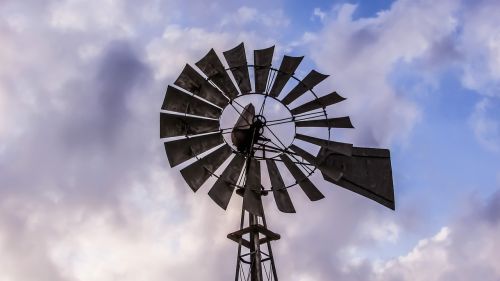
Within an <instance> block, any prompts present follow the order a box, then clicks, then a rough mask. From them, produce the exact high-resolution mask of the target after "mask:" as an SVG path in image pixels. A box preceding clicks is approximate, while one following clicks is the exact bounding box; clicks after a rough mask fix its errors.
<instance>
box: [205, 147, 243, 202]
mask: <svg viewBox="0 0 500 281" xmlns="http://www.w3.org/2000/svg"><path fill="white" fill-rule="evenodd" d="M243 164H245V157H243V156H242V155H241V154H236V155H235V156H234V158H233V159H232V160H231V162H229V165H228V166H227V167H226V169H225V170H224V172H222V174H221V175H220V177H219V178H218V179H217V181H216V182H215V184H214V186H212V188H211V189H210V191H209V192H208V196H210V198H212V200H214V201H215V203H217V205H219V206H220V207H221V208H222V209H224V210H225V209H226V208H227V205H228V204H229V200H230V199H231V195H233V191H234V188H235V186H236V183H237V182H238V178H239V176H240V174H241V170H242V169H243Z"/></svg>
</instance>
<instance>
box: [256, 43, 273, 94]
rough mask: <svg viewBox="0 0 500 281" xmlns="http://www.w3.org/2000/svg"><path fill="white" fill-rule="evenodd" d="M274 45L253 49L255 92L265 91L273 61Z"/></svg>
mask: <svg viewBox="0 0 500 281" xmlns="http://www.w3.org/2000/svg"><path fill="white" fill-rule="evenodd" d="M273 53H274V46H272V47H269V48H267V49H261V50H254V51H253V61H254V72H255V92H257V93H263V92H265V91H266V85H267V77H268V76H269V70H270V68H271V63H272V61H273Z"/></svg>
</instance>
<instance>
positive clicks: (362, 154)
mask: <svg viewBox="0 0 500 281" xmlns="http://www.w3.org/2000/svg"><path fill="white" fill-rule="evenodd" d="M318 158H321V159H325V160H324V163H325V165H327V166H330V167H335V168H337V169H340V170H341V171H342V173H343V174H344V175H343V177H342V178H341V179H340V180H339V181H335V180H334V179H332V178H330V177H328V176H327V175H326V174H323V177H324V179H325V180H327V181H330V182H332V183H334V184H336V185H338V186H341V187H343V188H345V189H348V190H350V191H353V192H355V193H358V194H360V195H362V196H364V197H367V198H369V199H372V200H374V201H376V202H378V203H380V204H382V205H384V206H386V207H388V208H390V209H393V210H394V208H395V202H394V186H393V182H392V169H391V160H390V152H389V150H388V149H377V148H364V147H353V151H352V156H351V157H348V156H345V155H341V154H338V153H335V152H333V151H330V150H327V149H324V148H322V149H321V150H320V151H319V153H318ZM360 171H363V172H362V173H361V172H360Z"/></svg>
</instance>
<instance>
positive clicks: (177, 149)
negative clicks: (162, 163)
mask: <svg viewBox="0 0 500 281" xmlns="http://www.w3.org/2000/svg"><path fill="white" fill-rule="evenodd" d="M223 142H224V139H223V138H222V134H221V133H216V134H210V135H201V136H196V137H192V138H186V139H179V140H174V141H170V142H166V143H165V151H166V152H167V158H168V162H169V163H170V167H175V166H177V165H179V164H180V163H182V162H184V161H187V160H189V159H191V158H193V157H195V156H196V155H199V154H200V153H203V152H205V151H207V150H209V149H210V148H213V147H216V146H217V145H219V144H221V143H223Z"/></svg>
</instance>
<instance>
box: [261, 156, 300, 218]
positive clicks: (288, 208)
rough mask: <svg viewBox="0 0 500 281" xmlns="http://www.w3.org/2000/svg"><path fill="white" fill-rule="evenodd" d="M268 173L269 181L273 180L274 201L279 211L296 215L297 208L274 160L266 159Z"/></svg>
mask: <svg viewBox="0 0 500 281" xmlns="http://www.w3.org/2000/svg"><path fill="white" fill-rule="evenodd" d="M266 166H267V171H268V173H269V179H270V180H271V185H272V190H273V195H274V201H275V202H276V206H278V210H280V211H282V212H283V213H295V208H294V207H293V203H292V199H291V198H290V194H288V190H287V189H286V188H285V183H284V182H283V178H282V177H281V174H280V171H279V169H278V166H277V165H276V162H275V161H274V160H272V159H266Z"/></svg>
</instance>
